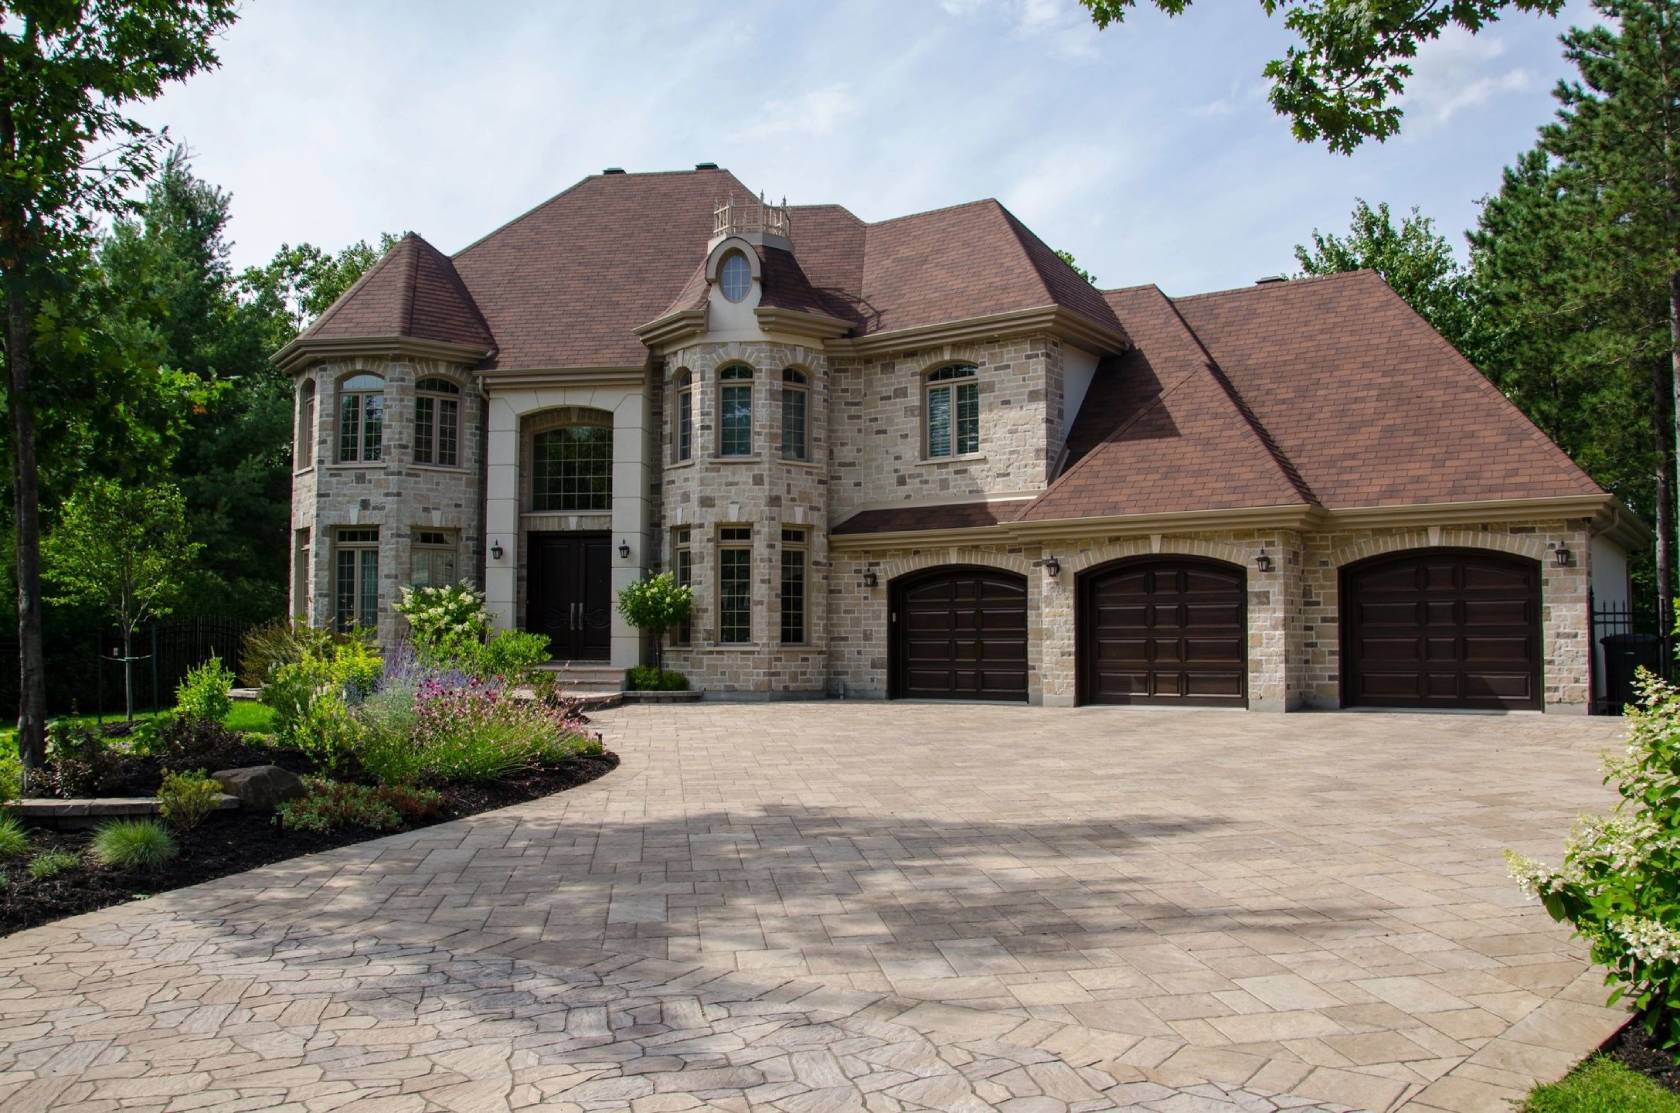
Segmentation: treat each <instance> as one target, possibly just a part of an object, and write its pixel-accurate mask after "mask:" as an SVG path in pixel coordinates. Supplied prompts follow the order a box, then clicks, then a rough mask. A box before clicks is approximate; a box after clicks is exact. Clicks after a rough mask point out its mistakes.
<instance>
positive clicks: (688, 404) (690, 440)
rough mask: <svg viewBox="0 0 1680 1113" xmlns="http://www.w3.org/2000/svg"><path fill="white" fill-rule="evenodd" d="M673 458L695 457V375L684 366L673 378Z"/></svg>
mask: <svg viewBox="0 0 1680 1113" xmlns="http://www.w3.org/2000/svg"><path fill="white" fill-rule="evenodd" d="M671 391H672V394H671V458H672V459H673V460H676V461H678V462H681V461H683V460H692V459H694V376H693V374H691V373H690V372H689V370H688V368H686V367H685V368H683V369H682V370H681V371H678V372H677V373H676V376H675V377H674V378H672V380H671Z"/></svg>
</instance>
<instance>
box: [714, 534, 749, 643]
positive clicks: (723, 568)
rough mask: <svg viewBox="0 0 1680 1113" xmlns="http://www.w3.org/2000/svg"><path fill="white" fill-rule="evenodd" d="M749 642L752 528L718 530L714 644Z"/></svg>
mask: <svg viewBox="0 0 1680 1113" xmlns="http://www.w3.org/2000/svg"><path fill="white" fill-rule="evenodd" d="M751 640H752V527H751V526H720V527H719V528H718V641H719V642H721V643H723V644H725V645H740V644H742V643H745V642H750V641H751Z"/></svg>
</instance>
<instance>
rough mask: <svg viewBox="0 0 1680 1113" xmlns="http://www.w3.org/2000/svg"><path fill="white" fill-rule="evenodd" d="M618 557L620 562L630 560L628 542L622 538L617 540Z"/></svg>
mask: <svg viewBox="0 0 1680 1113" xmlns="http://www.w3.org/2000/svg"><path fill="white" fill-rule="evenodd" d="M618 556H619V559H620V560H629V559H630V542H628V541H626V540H624V539H623V538H622V537H621V538H619V539H618Z"/></svg>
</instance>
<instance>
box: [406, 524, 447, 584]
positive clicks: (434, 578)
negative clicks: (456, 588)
mask: <svg viewBox="0 0 1680 1113" xmlns="http://www.w3.org/2000/svg"><path fill="white" fill-rule="evenodd" d="M459 549H460V546H459V545H457V544H456V542H455V535H454V534H453V533H452V532H449V531H447V530H440V529H421V530H415V531H414V543H413V545H412V546H411V547H410V549H409V556H408V582H409V583H411V584H413V585H414V586H415V587H443V586H445V585H447V584H452V583H454V582H455V560H456V556H457V554H458V552H459Z"/></svg>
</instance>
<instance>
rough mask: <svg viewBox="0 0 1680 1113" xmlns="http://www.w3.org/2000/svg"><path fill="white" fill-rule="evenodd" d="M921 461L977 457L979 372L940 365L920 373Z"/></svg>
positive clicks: (960, 364)
mask: <svg viewBox="0 0 1680 1113" xmlns="http://www.w3.org/2000/svg"><path fill="white" fill-rule="evenodd" d="M921 426H922V460H923V461H924V462H927V461H945V460H957V459H973V458H976V457H979V456H980V451H981V450H980V368H979V367H977V366H976V365H975V364H973V363H968V362H963V361H957V362H946V363H941V364H939V365H937V366H935V367H930V368H928V369H927V370H926V371H924V372H923V373H922V421H921Z"/></svg>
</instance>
